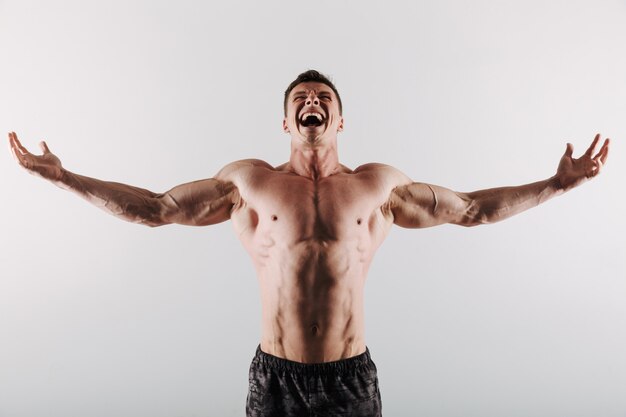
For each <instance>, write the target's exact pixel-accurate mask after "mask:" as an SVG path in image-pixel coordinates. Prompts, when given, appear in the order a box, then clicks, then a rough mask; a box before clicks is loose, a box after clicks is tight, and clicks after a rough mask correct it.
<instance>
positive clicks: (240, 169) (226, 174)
mask: <svg viewBox="0 0 626 417" xmlns="http://www.w3.org/2000/svg"><path fill="white" fill-rule="evenodd" d="M257 169H265V170H273V169H274V168H273V167H272V166H271V165H270V164H268V163H267V162H265V161H263V160H261V159H241V160H239V161H234V162H231V163H229V164H227V165H225V166H224V167H223V168H222V169H220V171H219V172H218V173H217V175H215V178H217V179H219V180H222V181H234V180H235V178H237V177H239V176H241V175H245V174H247V173H249V172H251V171H254V170H257Z"/></svg>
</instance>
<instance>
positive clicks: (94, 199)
mask: <svg viewBox="0 0 626 417" xmlns="http://www.w3.org/2000/svg"><path fill="white" fill-rule="evenodd" d="M54 183H55V184H56V185H58V186H59V187H61V188H63V189H66V190H69V191H72V192H73V193H75V194H77V195H79V196H80V197H82V198H84V199H85V200H87V201H88V202H89V203H91V204H93V205H95V206H97V207H99V208H101V209H103V210H104V211H106V212H108V213H110V214H113V215H114V216H117V217H119V218H121V219H123V220H126V221H129V222H133V223H141V224H146V225H149V226H156V225H159V224H163V222H162V219H161V218H162V214H161V211H162V209H161V205H160V204H159V201H158V198H157V197H158V194H155V193H153V192H152V191H149V190H145V189H142V188H138V187H133V186H131V185H126V184H121V183H117V182H109V181H102V180H98V179H96V178H90V177H85V176H83V175H78V174H74V173H73V172H70V171H67V170H63V174H62V175H61V178H60V179H59V180H58V181H54Z"/></svg>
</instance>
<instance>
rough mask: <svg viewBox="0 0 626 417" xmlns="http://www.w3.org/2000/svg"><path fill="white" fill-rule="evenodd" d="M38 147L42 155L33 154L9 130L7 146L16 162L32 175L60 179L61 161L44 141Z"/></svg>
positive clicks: (52, 179) (61, 173)
mask: <svg viewBox="0 0 626 417" xmlns="http://www.w3.org/2000/svg"><path fill="white" fill-rule="evenodd" d="M39 147H40V148H41V150H42V152H43V155H33V154H32V153H30V152H28V149H26V148H25V147H24V146H23V145H22V144H21V143H20V141H19V140H18V139H17V135H16V134H15V132H9V148H10V150H11V152H12V153H13V156H14V157H15V160H16V161H17V163H18V164H20V165H21V166H22V167H24V168H25V169H26V170H27V171H28V172H30V173H31V174H33V175H37V176H40V177H42V178H45V179H47V180H51V181H58V180H60V179H61V177H62V175H63V166H62V165H61V161H60V160H59V158H57V157H56V155H54V154H53V153H52V152H50V149H48V145H46V142H43V141H42V142H40V143H39Z"/></svg>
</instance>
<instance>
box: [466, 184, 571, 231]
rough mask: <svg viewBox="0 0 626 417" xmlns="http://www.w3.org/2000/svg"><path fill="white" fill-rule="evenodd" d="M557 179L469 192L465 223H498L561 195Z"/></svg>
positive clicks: (470, 224) (467, 194)
mask: <svg viewBox="0 0 626 417" xmlns="http://www.w3.org/2000/svg"><path fill="white" fill-rule="evenodd" d="M563 192H564V191H563V190H562V187H561V184H560V181H559V180H558V178H557V177H556V176H554V177H551V178H549V179H547V180H543V181H537V182H534V183H531V184H525V185H520V186H516V187H500V188H491V189H487V190H480V191H474V192H471V193H466V194H465V195H466V198H467V202H468V205H467V212H466V216H465V221H464V222H463V224H465V225H468V226H473V225H478V224H485V223H495V222H498V221H500V220H504V219H506V218H509V217H511V216H513V215H515V214H518V213H521V212H522V211H525V210H528V209H530V208H533V207H536V206H537V205H539V204H541V203H543V202H545V201H547V200H549V199H550V198H552V197H555V196H557V195H559V194H562V193H563Z"/></svg>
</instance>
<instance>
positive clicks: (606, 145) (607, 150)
mask: <svg viewBox="0 0 626 417" xmlns="http://www.w3.org/2000/svg"><path fill="white" fill-rule="evenodd" d="M610 144H611V141H610V140H609V139H607V140H606V142H605V144H604V146H603V148H604V152H603V153H602V156H601V157H600V162H602V164H603V165H604V163H605V162H606V158H607V157H608V156H609V145H610Z"/></svg>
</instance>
